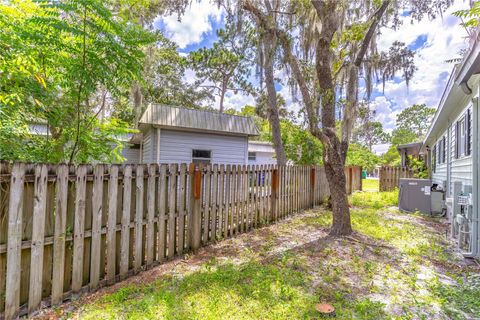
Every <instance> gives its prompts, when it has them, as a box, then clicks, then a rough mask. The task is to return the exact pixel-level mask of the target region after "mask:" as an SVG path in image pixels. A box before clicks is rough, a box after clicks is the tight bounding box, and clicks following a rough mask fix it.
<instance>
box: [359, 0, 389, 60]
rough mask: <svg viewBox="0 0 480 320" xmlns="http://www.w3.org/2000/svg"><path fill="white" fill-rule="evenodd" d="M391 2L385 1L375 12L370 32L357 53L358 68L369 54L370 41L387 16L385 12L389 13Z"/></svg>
mask: <svg viewBox="0 0 480 320" xmlns="http://www.w3.org/2000/svg"><path fill="white" fill-rule="evenodd" d="M390 2H391V0H385V1H383V3H382V5H381V6H380V8H378V9H377V11H375V13H374V14H373V21H372V24H371V25H370V27H369V28H368V31H367V33H366V34H365V38H363V41H362V45H361V46H360V50H359V51H358V53H357V57H356V58H355V62H354V64H355V65H356V66H357V67H360V65H361V64H362V61H363V58H364V56H365V54H366V52H367V49H368V46H369V45H370V41H371V40H372V37H373V35H374V33H375V31H376V29H377V26H378V24H379V23H380V20H381V19H382V17H383V15H384V14H385V11H387V8H388V6H389V5H390Z"/></svg>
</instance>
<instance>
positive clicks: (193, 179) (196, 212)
mask: <svg viewBox="0 0 480 320" xmlns="http://www.w3.org/2000/svg"><path fill="white" fill-rule="evenodd" d="M189 173H190V184H191V185H190V186H191V190H192V192H191V193H190V195H191V198H190V206H191V212H192V230H191V231H190V232H191V237H190V247H191V248H192V250H193V251H196V250H197V249H198V248H200V241H201V237H202V233H201V231H202V212H201V207H202V200H201V194H202V193H201V191H202V190H201V189H202V173H201V172H200V168H199V167H198V166H196V165H195V164H193V163H191V164H190V168H189Z"/></svg>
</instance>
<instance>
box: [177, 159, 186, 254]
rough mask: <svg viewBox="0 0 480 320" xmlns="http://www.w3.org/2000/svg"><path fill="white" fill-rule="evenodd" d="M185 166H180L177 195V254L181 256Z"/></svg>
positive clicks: (183, 238) (183, 227) (183, 237)
mask: <svg viewBox="0 0 480 320" xmlns="http://www.w3.org/2000/svg"><path fill="white" fill-rule="evenodd" d="M186 175H187V165H186V164H185V163H182V164H181V165H180V176H179V178H178V179H179V194H178V200H177V202H178V204H177V205H178V254H183V250H184V246H185V213H186V212H185V209H186V208H185V207H186V205H185V203H186V199H187V198H186V183H187V181H186V178H187V176H186Z"/></svg>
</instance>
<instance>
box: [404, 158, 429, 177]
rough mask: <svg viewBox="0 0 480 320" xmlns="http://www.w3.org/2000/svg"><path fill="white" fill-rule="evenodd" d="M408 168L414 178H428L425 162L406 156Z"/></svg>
mask: <svg viewBox="0 0 480 320" xmlns="http://www.w3.org/2000/svg"><path fill="white" fill-rule="evenodd" d="M408 166H409V167H410V168H411V169H413V170H414V171H415V174H414V176H415V178H420V179H424V178H428V168H427V166H426V164H425V161H423V160H419V159H416V158H414V157H411V156H408Z"/></svg>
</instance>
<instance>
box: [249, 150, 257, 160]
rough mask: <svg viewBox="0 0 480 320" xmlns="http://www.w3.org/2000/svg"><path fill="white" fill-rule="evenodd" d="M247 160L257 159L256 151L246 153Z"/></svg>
mask: <svg viewBox="0 0 480 320" xmlns="http://www.w3.org/2000/svg"><path fill="white" fill-rule="evenodd" d="M248 161H257V153H256V152H249V153H248Z"/></svg>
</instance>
